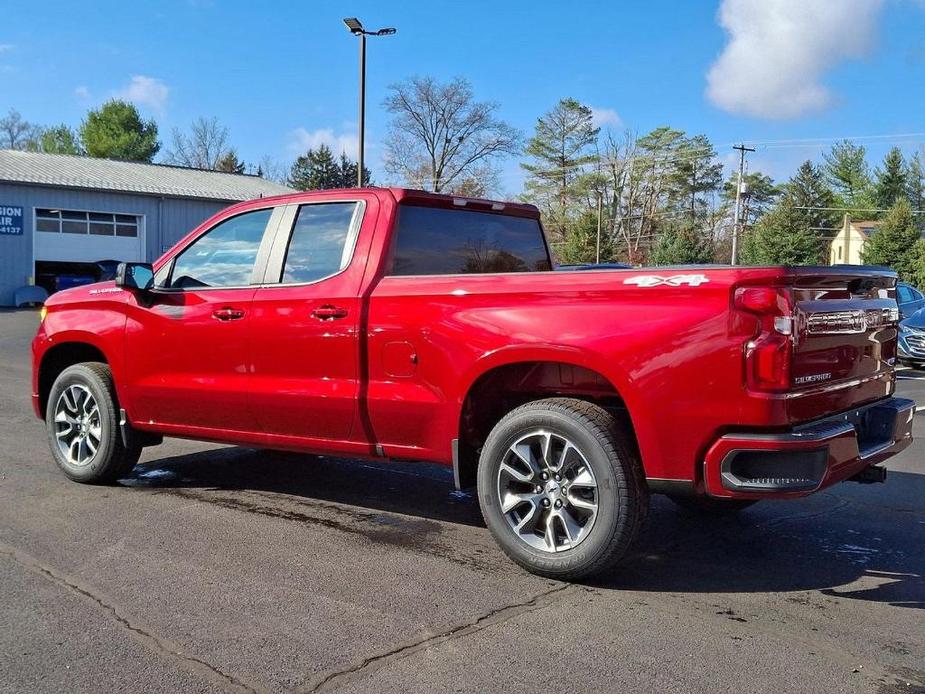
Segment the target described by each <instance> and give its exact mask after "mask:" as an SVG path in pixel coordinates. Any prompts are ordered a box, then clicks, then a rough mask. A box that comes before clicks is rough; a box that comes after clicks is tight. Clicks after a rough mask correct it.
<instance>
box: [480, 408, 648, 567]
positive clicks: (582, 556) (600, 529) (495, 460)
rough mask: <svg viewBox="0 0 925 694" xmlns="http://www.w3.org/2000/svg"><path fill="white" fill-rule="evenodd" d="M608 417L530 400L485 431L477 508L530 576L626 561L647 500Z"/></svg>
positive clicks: (628, 452) (623, 442) (629, 454)
mask: <svg viewBox="0 0 925 694" xmlns="http://www.w3.org/2000/svg"><path fill="white" fill-rule="evenodd" d="M625 436H626V435H625V433H624V432H622V431H621V430H620V429H619V428H618V426H617V423H616V422H615V420H614V418H613V417H612V416H611V415H610V414H609V413H608V412H607V411H606V410H604V409H603V408H601V407H598V406H597V405H594V404H592V403H588V402H584V401H581V400H574V399H571V398H549V399H546V400H538V401H535V402H530V403H527V404H526V405H523V406H521V407H518V408H517V409H515V410H513V411H511V412H510V413H508V414H507V415H506V416H505V417H504V418H502V419H501V421H500V422H498V424H497V425H496V426H495V428H494V429H493V430H492V431H491V434H490V435H489V436H488V440H487V441H486V442H485V446H484V447H483V449H482V453H481V456H480V459H479V470H478V492H479V504H480V506H481V509H482V515H483V516H484V518H485V523H486V525H487V526H488V529H489V530H490V531H491V533H492V535H493V536H494V538H495V540H496V541H497V542H498V544H499V545H500V546H501V548H502V549H503V550H504V552H505V553H506V554H507V555H508V556H509V557H510V558H511V559H513V560H514V561H515V562H517V563H518V564H520V565H521V566H522V567H524V568H525V569H527V570H528V571H531V572H533V573H536V574H539V575H541V576H548V577H550V578H557V579H566V580H574V579H579V578H584V577H586V576H590V575H592V574H595V573H599V572H601V571H604V570H606V569H608V568H609V567H611V566H613V565H615V564H616V563H617V562H618V561H619V560H620V559H621V558H623V557H624V556H625V554H626V553H627V551H628V549H629V548H630V546H631V544H632V542H633V540H634V539H635V538H636V535H637V533H638V531H639V527H640V526H641V525H642V521H643V519H644V517H645V512H646V510H647V507H648V502H649V497H648V489H647V487H646V484H645V479H644V477H643V474H642V468H641V466H640V463H639V461H638V459H637V458H636V456H635V455H633V454H632V452H631V447H630V446H629V445H627V442H626V440H625Z"/></svg>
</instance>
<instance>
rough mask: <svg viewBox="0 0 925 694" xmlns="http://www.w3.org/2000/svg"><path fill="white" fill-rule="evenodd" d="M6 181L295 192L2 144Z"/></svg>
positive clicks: (140, 189)
mask: <svg viewBox="0 0 925 694" xmlns="http://www.w3.org/2000/svg"><path fill="white" fill-rule="evenodd" d="M0 181H12V182H16V183H34V184H39V185H48V186H62V187H66V188H87V189H92V190H111V191H119V192H125V193H142V194H145V195H165V196H169V197H181V198H202V199H207V200H225V201H229V202H230V201H236V200H252V199H254V198H259V197H261V196H263V197H269V196H271V195H281V194H285V193H292V192H293V190H292V189H291V188H287V187H286V186H284V185H280V184H279V183H274V182H273V181H267V180H266V179H263V178H259V177H257V176H247V175H244V174H230V173H220V172H218V171H202V170H199V169H187V168H184V167H180V166H168V165H163V164H139V163H136V162H128V161H115V160H112V159H94V158H92V157H77V156H71V155H67V154H44V153H40V152H20V151H17V150H10V149H0Z"/></svg>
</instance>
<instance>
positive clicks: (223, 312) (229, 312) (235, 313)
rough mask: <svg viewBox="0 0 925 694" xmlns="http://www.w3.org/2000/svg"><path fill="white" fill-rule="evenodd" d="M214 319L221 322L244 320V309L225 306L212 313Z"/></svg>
mask: <svg viewBox="0 0 925 694" xmlns="http://www.w3.org/2000/svg"><path fill="white" fill-rule="evenodd" d="M212 317H213V318H217V319H218V320H220V321H229V320H239V319H241V318H244V309H240V308H232V307H231V306H223V307H222V308H217V309H215V310H214V311H212Z"/></svg>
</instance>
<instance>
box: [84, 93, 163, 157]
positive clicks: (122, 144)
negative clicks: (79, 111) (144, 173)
mask: <svg viewBox="0 0 925 694" xmlns="http://www.w3.org/2000/svg"><path fill="white" fill-rule="evenodd" d="M80 141H81V144H82V145H83V148H84V150H85V151H86V153H87V154H88V155H89V156H91V157H102V158H105V159H123V160H125V161H139V162H151V161H152V160H153V159H154V155H155V154H157V153H158V151H159V150H160V148H161V143H160V142H158V140H157V124H156V123H155V122H154V121H153V120H148V121H146V120H142V119H141V115H140V114H139V113H138V109H137V108H135V106H134V105H133V104H130V103H128V102H126V101H120V100H118V99H112V100H110V101H107V102H106V103H105V104H103V105H102V106H101V107H100V108H99V109H97V110H95V111H90V112H89V113H88V114H87V119H86V120H85V121H84V122H83V123H82V124H81V126H80Z"/></svg>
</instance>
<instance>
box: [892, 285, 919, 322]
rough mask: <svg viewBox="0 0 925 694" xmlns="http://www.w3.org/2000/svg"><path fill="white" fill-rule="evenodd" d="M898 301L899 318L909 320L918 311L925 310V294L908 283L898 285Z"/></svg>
mask: <svg viewBox="0 0 925 694" xmlns="http://www.w3.org/2000/svg"><path fill="white" fill-rule="evenodd" d="M896 301H897V303H898V304H899V317H900V318H901V319H902V318H908V317H909V316H911V315H912V314H913V313H915V312H916V311H918V310H920V309H923V308H925V294H922V292H920V291H919V290H918V289H916V288H915V287H913V286H912V285H911V284H907V283H906V282H899V283H898V284H897V285H896Z"/></svg>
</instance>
